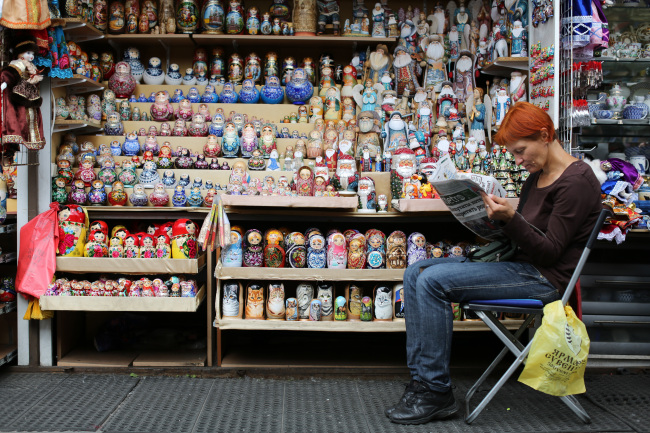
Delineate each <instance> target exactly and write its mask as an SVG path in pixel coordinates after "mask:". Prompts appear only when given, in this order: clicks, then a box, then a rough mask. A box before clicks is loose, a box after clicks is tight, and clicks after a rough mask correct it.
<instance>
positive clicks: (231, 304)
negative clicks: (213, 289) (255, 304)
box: [221, 282, 242, 319]
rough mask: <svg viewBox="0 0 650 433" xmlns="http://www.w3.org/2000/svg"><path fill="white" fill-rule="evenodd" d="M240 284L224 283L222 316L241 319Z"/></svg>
mask: <svg viewBox="0 0 650 433" xmlns="http://www.w3.org/2000/svg"><path fill="white" fill-rule="evenodd" d="M241 291H242V287H241V283H237V282H225V283H224V284H223V302H222V304H221V305H222V316H223V317H224V318H226V317H237V318H240V319H241V315H242V310H241V307H240V305H241V298H240V295H241Z"/></svg>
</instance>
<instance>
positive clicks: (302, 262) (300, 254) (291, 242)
mask: <svg viewBox="0 0 650 433" xmlns="http://www.w3.org/2000/svg"><path fill="white" fill-rule="evenodd" d="M284 245H285V258H286V264H287V266H288V267H291V268H304V267H305V266H306V265H307V247H305V236H304V235H303V234H302V233H300V232H292V233H289V234H288V235H287V236H286V238H285V241H284Z"/></svg>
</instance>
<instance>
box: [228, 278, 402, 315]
mask: <svg viewBox="0 0 650 433" xmlns="http://www.w3.org/2000/svg"><path fill="white" fill-rule="evenodd" d="M291 292H292V293H291V294H293V290H291ZM370 292H371V293H370V294H369V295H370V296H368V295H364V289H363V287H361V286H359V285H357V284H346V287H345V289H344V290H343V291H342V294H341V295H340V296H336V288H335V285H334V283H332V282H321V283H318V284H316V285H315V286H314V285H312V284H310V283H300V284H298V286H297V287H296V289H295V295H294V296H288V294H287V293H289V291H288V290H285V285H284V284H283V283H281V282H271V283H269V284H268V285H267V286H266V288H265V287H264V286H263V285H261V284H258V283H256V282H252V283H250V284H248V285H247V286H246V291H245V292H244V290H243V286H242V284H241V283H240V282H237V281H229V282H226V283H224V285H223V297H222V303H221V306H222V308H221V313H222V315H221V317H222V318H224V319H248V320H265V319H266V320H287V321H293V320H303V321H329V320H336V321H362V322H370V321H392V320H403V319H404V289H403V285H402V284H401V283H400V284H394V285H392V284H391V285H388V284H383V283H380V284H377V285H375V286H374V288H373V289H372V290H371V291H370Z"/></svg>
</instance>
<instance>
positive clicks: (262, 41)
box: [192, 34, 396, 48]
mask: <svg viewBox="0 0 650 433" xmlns="http://www.w3.org/2000/svg"><path fill="white" fill-rule="evenodd" d="M192 39H193V40H194V42H195V43H197V44H198V45H205V46H208V45H211V44H214V43H223V42H231V43H232V44H233V45H235V44H236V45H240V46H257V47H260V46H265V45H268V46H276V47H277V46H287V47H314V48H322V47H328V48H343V47H346V46H350V47H352V46H356V45H358V44H365V45H376V44H392V43H394V42H395V40H396V39H395V38H372V37H344V36H333V35H321V36H278V35H207V34H194V35H192Z"/></svg>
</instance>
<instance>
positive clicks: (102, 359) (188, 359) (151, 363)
mask: <svg viewBox="0 0 650 433" xmlns="http://www.w3.org/2000/svg"><path fill="white" fill-rule="evenodd" d="M205 361H206V353H205V350H189V351H174V352H166V351H165V352H161V351H156V352H152V351H143V352H138V351H135V350H110V351H107V352H98V351H97V350H96V349H94V348H83V347H78V348H75V349H73V350H71V351H70V352H68V353H67V354H66V355H65V356H62V357H61V359H60V360H59V361H58V362H57V365H58V366H59V367H89V368H94V367H107V368H111V367H112V368H125V367H131V366H133V367H197V366H198V367H203V366H205Z"/></svg>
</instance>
